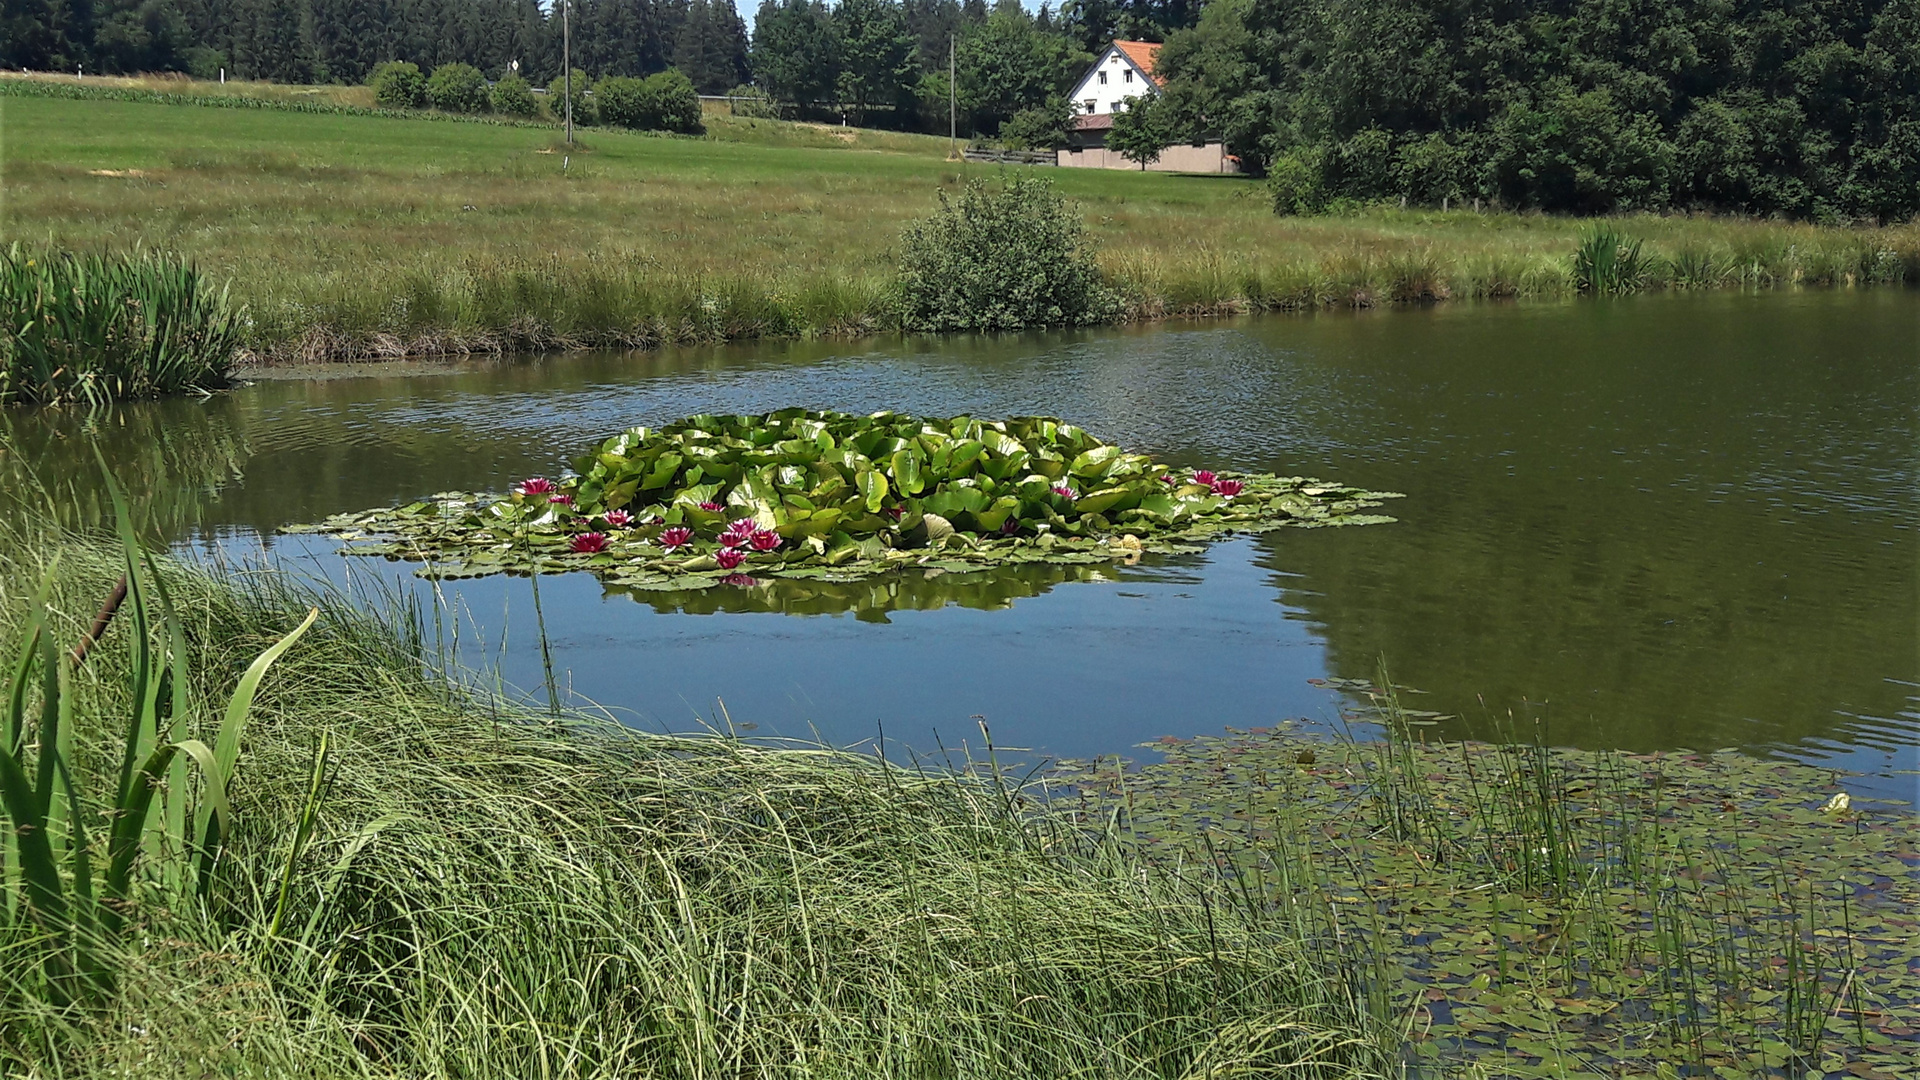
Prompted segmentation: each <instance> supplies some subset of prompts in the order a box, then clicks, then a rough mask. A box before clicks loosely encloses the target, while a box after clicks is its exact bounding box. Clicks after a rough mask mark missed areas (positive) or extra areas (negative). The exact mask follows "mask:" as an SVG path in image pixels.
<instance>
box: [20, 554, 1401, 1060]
mask: <svg viewBox="0 0 1920 1080" xmlns="http://www.w3.org/2000/svg"><path fill="white" fill-rule="evenodd" d="M56 549H58V553H59V555H60V559H59V564H58V567H57V569H56V570H54V572H53V573H51V575H48V574H46V573H45V571H46V570H47V568H48V567H49V566H50V565H51V563H52V561H53V556H54V554H55V552H56ZM0 552H4V556H3V558H0V562H3V563H4V565H0V571H3V572H0V600H3V601H4V605H3V606H4V612H5V614H4V620H3V622H4V626H5V628H6V631H7V632H9V633H13V634H17V633H18V632H19V631H20V630H21V628H22V627H23V626H24V625H25V622H24V620H26V619H28V618H30V617H31V615H30V612H31V611H34V610H45V611H47V612H48V614H47V615H45V616H44V617H43V619H44V626H45V628H46V633H48V634H50V635H52V636H53V638H54V639H57V640H68V639H71V638H75V637H77V635H78V633H79V632H80V629H81V628H80V626H79V623H78V621H77V617H76V616H73V615H71V614H67V613H73V612H82V611H90V610H92V608H93V607H94V606H96V605H97V604H98V602H99V597H100V596H102V595H105V594H106V593H107V592H108V591H109V590H110V589H111V588H112V585H113V582H114V580H115V576H116V574H117V573H118V572H119V568H118V564H117V560H116V559H115V558H114V556H113V555H112V554H111V553H110V552H108V551H103V550H100V549H99V548H97V547H94V546H91V545H87V544H78V545H76V544H75V543H73V542H71V541H65V540H61V539H59V538H57V537H53V536H49V535H39V536H28V537H24V538H22V537H18V536H16V537H13V538H11V540H10V542H9V543H6V544H0ZM156 563H157V567H156V569H157V572H158V573H159V574H160V575H161V576H162V577H163V578H164V580H165V583H166V588H167V591H168V593H169V595H170V596H171V598H172V601H173V605H174V608H175V610H177V612H178V613H179V624H178V625H179V626H180V628H181V637H182V644H181V652H180V655H181V656H183V657H184V659H185V663H184V664H183V670H184V672H185V677H186V678H187V679H189V680H191V682H192V684H193V687H194V690H195V692H196V693H204V694H208V695H212V696H214V697H218V696H220V695H222V694H224V693H225V692H226V688H227V687H228V686H230V685H231V684H232V682H233V680H234V679H235V678H236V677H237V676H238V675H239V673H240V671H241V669H242V668H244V667H245V666H246V663H247V661H248V660H249V659H250V658H251V657H253V656H255V655H256V654H258V653H259V652H260V651H261V649H263V648H264V647H266V646H267V645H268V644H271V643H272V642H274V641H275V640H278V639H279V638H281V637H282V636H283V635H284V634H285V633H286V632H287V630H289V629H290V628H291V627H292V626H293V625H294V624H295V623H296V622H298V620H299V614H298V613H299V612H300V611H302V610H304V609H305V608H306V607H308V606H317V607H319V608H320V609H321V615H320V617H319V619H318V621H317V622H316V624H315V625H314V626H313V628H312V630H311V631H310V632H309V633H308V634H307V636H306V637H305V638H303V639H301V640H300V642H299V643H298V644H297V645H296V646H295V647H293V648H292V649H291V650H290V651H288V652H287V653H286V655H285V656H284V657H282V658H281V660H280V661H279V666H278V667H276V669H275V673H274V676H273V678H272V679H270V680H269V681H268V682H267V683H265V684H264V685H262V686H261V687H260V691H259V693H258V695H257V697H255V699H254V701H253V706H252V719H251V720H250V722H249V724H248V728H247V730H248V736H247V738H246V739H245V740H244V745H243V746H242V753H241V756H240V759H239V760H240V761H241V767H240V769H239V770H238V772H237V775H236V776H235V777H234V779H233V782H232V784H231V786H230V787H229V788H228V789H227V792H226V794H227V795H228V797H229V799H230V801H231V805H232V810H233V821H234V823H235V824H234V828H233V830H232V832H231V834H230V835H228V836H227V838H226V852H225V855H224V856H223V858H222V860H221V861H220V864H219V865H218V867H217V870H216V875H215V880H214V884H213V888H212V889H211V890H210V891H209V893H208V895H207V896H206V898H205V900H204V901H201V902H199V903H177V902H170V901H167V900H166V898H165V897H164V895H163V894H159V893H156V892H151V891H149V892H146V893H143V894H141V895H140V896H139V897H138V898H137V899H136V901H135V902H134V903H133V905H132V906H131V907H130V908H129V910H128V916H129V919H130V921H132V922H133V923H136V924H137V925H139V926H140V928H141V933H139V934H137V935H132V936H129V937H127V938H125V939H123V940H122V941H120V942H119V943H118V944H116V945H115V946H114V948H113V951H112V952H111V959H112V962H113V964H114V965H115V967H114V970H115V971H116V972H117V974H118V979H117V981H116V984H115V988H114V990H113V992H112V994H111V995H110V996H108V997H107V998H106V999H105V1000H104V1002H103V1003H102V1004H100V1005H99V1006H97V1007H95V1008H92V1009H76V1008H72V1007H62V1006H61V1005H60V1004H59V1003H58V1002H57V1001H54V1000H52V999H50V998H49V997H47V996H46V995H44V994H39V993H36V992H35V991H34V989H33V987H34V985H35V983H34V980H33V979H32V978H30V977H29V971H28V967H27V965H28V963H29V958H30V956H31V949H30V947H29V946H30V938H31V937H32V933H31V931H30V929H28V928H25V927H24V925H23V924H19V923H12V924H8V929H7V930H6V931H5V932H4V933H3V934H0V1032H3V1033H4V1035H5V1037H3V1038H0V1060H4V1061H5V1062H6V1068H8V1069H9V1070H13V1071H23V1072H26V1073H29V1074H47V1075H51V1074H52V1073H53V1072H54V1071H57V1072H58V1073H59V1075H62V1076H71V1077H89V1076H109V1075H112V1076H125V1075H141V1076H202V1075H207V1074H209V1073H213V1074H218V1075H256V1074H260V1075H264V1074H267V1073H272V1074H273V1075H278V1076H409V1077H415V1076H459V1077H515V1078H519V1077H527V1076H606V1077H616V1076H617V1077H628V1076H655V1077H714V1076H761V1077H772V1076H781V1077H816V1076H818V1077H840V1076H849V1077H851V1076H862V1077H865V1076H902V1077H936V1076H939V1077H982V1078H985V1077H1005V1076H1049V1077H1053V1076H1061V1077H1064V1076H1102V1077H1107V1076H1112V1077H1121V1076H1125V1077H1136V1076H1137V1077H1166V1078H1169V1080H1172V1078H1177V1077H1186V1076H1193V1077H1199V1076H1226V1075H1249V1074H1258V1075H1266V1074H1277V1073H1278V1072H1281V1071H1286V1072H1288V1074H1289V1075H1303V1076H1370V1075H1381V1074H1383V1073H1385V1072H1387V1071H1389V1070H1390V1066H1391V1060H1390V1058H1391V1052H1390V1050H1389V1049H1387V1048H1386V1047H1385V1046H1383V1041H1382V1039H1381V1037H1380V1032H1379V1030H1378V1028H1377V1026H1375V1025H1374V1023H1373V1021H1371V1020H1370V1019H1369V1018H1368V1015H1367V1013H1366V1011H1365V1009H1364V1003H1362V1002H1358V1001H1356V1000H1354V999H1353V997H1352V996H1351V993H1350V989H1349V986H1350V982H1349V980H1347V979H1345V978H1344V977H1343V975H1342V973H1340V972H1339V971H1337V970H1332V969H1330V968H1329V967H1328V966H1326V965H1324V964H1322V963H1320V962H1319V961H1318V960H1317V959H1316V958H1315V957H1314V956H1313V955H1311V954H1310V953H1308V952H1307V951H1306V949H1305V948H1304V947H1303V944H1302V941H1301V938H1300V935H1299V934H1298V932H1297V926H1296V925H1295V924H1294V923H1293V922H1292V921H1291V920H1289V919H1287V918H1284V917H1280V916H1277V915H1275V914H1274V913H1272V912H1270V911H1268V910H1267V909H1265V908H1264V907H1263V906H1261V905H1248V904H1245V903H1241V902H1237V901H1236V900H1235V897H1234V895H1233V893H1232V892H1231V891H1230V890H1229V889H1228V888H1227V885H1226V884H1225V883H1224V882H1223V880H1222V879H1220V878H1219V877H1217V876H1215V875H1211V874H1202V873H1198V872H1192V868H1189V870H1188V871H1179V870H1170V869H1156V868H1152V867H1149V866H1148V865H1147V864H1145V863H1143V862H1141V861H1138V860H1135V859H1132V858H1130V857H1127V856H1125V855H1123V854H1121V853H1120V852H1119V850H1118V849H1117V848H1116V847H1115V846H1114V845H1112V844H1109V843H1103V842H1100V841H1099V840H1098V839H1097V838H1095V839H1086V838H1083V837H1081V836H1079V835H1077V834H1072V833H1066V832H1056V831H1052V830H1049V829H1047V828H1043V827H1041V826H1040V825H1039V824H1038V823H1036V821H1035V820H1034V819H1033V818H1031V817H1028V816H1025V815H1024V814H1023V813H1022V811H1021V810H1020V809H1019V806H1018V802H1019V800H1020V799H1021V798H1022V796H1021V794H1020V792H1019V791H1018V790H1017V787H1010V786H1008V785H1007V784H1005V783H1002V782H1000V781H999V780H998V779H997V778H995V777H987V778H981V777H976V776H972V775H969V774H966V773H964V772H963V773H960V774H952V773H936V772H927V771H922V770H919V769H916V768H911V767H902V766H899V765H890V764H887V763H885V762H883V761H881V760H879V759H876V758H872V757H866V756H861V755H850V754H841V753H837V752H832V751H826V750H767V749H755V748H751V747H748V746H744V745H741V744H739V743H737V742H734V741H731V740H728V739H722V738H665V737H652V736H644V735H638V734H633V733H630V732H626V731H623V730H620V729H617V728H610V727H606V726H602V725H599V724H596V723H593V722H590V721H586V720H583V719H580V718H561V719H554V718H552V717H549V716H545V715H544V714H543V715H541V716H526V715H522V714H520V713H518V712H515V711H513V710H511V709H509V708H506V707H501V706H497V705H495V704H492V703H491V701H490V699H486V698H483V697H478V696H476V695H475V694H473V693H471V692H468V691H463V690H459V689H457V688H454V687H451V686H449V685H448V684H446V683H444V682H441V681H438V680H437V679H435V678H434V677H433V676H432V675H430V674H429V673H428V669H429V668H430V667H431V666H432V665H431V663H430V661H432V660H433V658H432V657H429V656H428V655H426V653H425V651H424V646H423V644H422V640H423V639H422V636H421V634H420V630H419V628H420V623H419V622H418V621H417V620H403V621H402V622H401V623H399V624H398V626H399V627H400V632H398V633H396V631H395V629H393V628H392V627H393V626H394V625H395V624H391V623H383V622H380V621H378V620H376V619H375V618H373V617H371V616H370V615H368V614H367V613H366V612H365V611H364V610H362V609H358V608H355V607H354V606H352V605H351V604H349V603H347V602H346V601H345V600H343V599H342V598H341V597H339V596H338V595H323V596H313V595H309V594H307V593H304V592H302V591H301V590H300V589H299V588H297V587H296V586H294V585H292V584H290V583H289V582H287V581H286V580H284V579H282V578H279V577H276V576H273V575H253V576H248V577H246V578H244V579H241V580H238V581H234V580H227V579H216V578H213V577H209V576H207V575H205V574H202V573H200V572H197V571H192V570H189V569H186V568H182V567H178V566H174V565H171V564H169V563H167V562H165V561H164V560H156ZM42 579H45V580H47V581H49V583H50V584H49V588H48V592H47V595H46V603H45V606H44V608H41V607H38V606H37V605H36V604H35V602H34V600H33V599H32V598H31V597H27V596H22V595H21V594H20V593H19V591H18V588H19V587H18V585H17V584H16V583H19V582H24V581H38V580H42ZM134 629H135V628H134V627H133V626H132V625H131V624H130V623H128V622H126V621H121V622H118V623H116V624H115V627H114V629H113V630H111V631H110V632H109V633H108V634H107V635H106V636H105V637H104V638H103V639H102V640H101V641H100V643H99V644H98V645H97V646H95V648H94V652H93V655H92V657H91V658H90V659H89V661H88V662H87V664H86V665H85V666H84V667H83V668H80V669H78V670H77V671H76V672H75V674H74V677H73V678H72V682H71V690H70V696H69V697H68V698H66V699H64V700H67V701H68V702H69V703H70V708H71V711H72V716H73V724H74V726H73V731H74V744H75V747H74V752H73V755H72V759H73V760H74V761H75V762H76V763H77V766H78V767H77V768H76V773H77V774H78V775H80V776H81V777H82V778H83V779H82V780H81V781H80V782H81V783H83V784H90V783H91V782H92V778H93V777H95V776H97V775H100V770H102V769H110V768H111V767H112V763H113V762H115V761H117V760H118V757H117V755H119V754H120V753H121V748H120V746H119V737H118V735H117V734H116V733H115V732H114V731H113V730H112V729H111V728H110V727H109V725H107V724H106V722H105V720H106V718H108V717H112V716H122V715H126V714H127V710H128V708H129V707H130V704H131V702H132V701H133V700H136V699H138V698H139V697H140V695H141V694H142V693H143V692H144V691H142V690H140V689H139V687H138V686H137V685H136V684H135V683H134V682H133V681H132V680H131V679H130V676H131V675H132V674H133V673H135V672H136V671H137V670H138V665H137V653H138V651H139V650H140V649H142V648H144V647H146V645H145V644H144V643H142V642H141V641H139V640H138V638H139V636H140V635H138V634H137V633H133V632H131V631H132V630H134ZM283 883H286V884H283Z"/></svg>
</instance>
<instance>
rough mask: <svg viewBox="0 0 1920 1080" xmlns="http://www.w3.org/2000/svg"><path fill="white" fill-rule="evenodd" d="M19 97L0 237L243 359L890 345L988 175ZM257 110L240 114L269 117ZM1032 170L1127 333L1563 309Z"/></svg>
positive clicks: (1411, 233) (1678, 262)
mask: <svg viewBox="0 0 1920 1080" xmlns="http://www.w3.org/2000/svg"><path fill="white" fill-rule="evenodd" d="M34 85H35V83H33V82H29V81H28V80H18V79H7V80H5V81H0V117H3V118H4V120H3V124H4V132H3V137H4V148H3V150H0V153H3V155H4V165H3V171H0V178H3V180H4V192H5V204H4V223H5V224H4V228H5V238H6V239H7V240H9V241H14V242H19V243H21V244H22V245H25V246H28V247H33V248H65V249H72V250H80V251H102V250H125V249H130V248H134V247H146V248H149V249H160V250H166V251H171V252H178V253H181V254H184V255H186V256H188V257H189V258H191V259H192V260H194V261H195V262H196V263H197V264H198V266H199V267H200V268H201V269H202V270H203V271H205V272H206V273H207V275H208V276H209V277H210V278H211V279H212V280H215V281H227V282H230V283H231V288H232V292H233V296H234V298H235V299H236V300H238V301H240V302H242V303H244V304H245V305H246V306H247V309H248V312H249V322H248V326H247V328H246V333H247V339H248V343H249V347H250V349H251V350H252V351H253V353H254V355H255V356H256V358H259V359H330V358H340V357H348V356H366V355H406V354H419V353H434V352H460V351H470V350H497V349H510V348H547V347H568V346H589V345H623V346H649V345H655V344H661V343H668V342H694V341H714V340H727V339H735V338H749V337H756V336H767V335H773V336H800V335H815V334H854V333H866V332H874V331H882V330H888V329H892V328H894V327H895V326H897V315H896V305H895V304H894V303H893V296H892V292H891V290H892V288H893V283H894V280H895V273H896V266H897V256H898V250H897V249H898V244H899V238H900V235H901V231H902V229H903V228H904V227H905V226H906V225H907V224H909V223H910V222H913V221H915V220H918V219H921V218H924V217H925V216H926V215H928V214H929V213H931V212H932V211H933V210H934V209H935V208H936V207H937V205H938V200H939V197H940V195H941V193H942V192H952V191H954V190H957V188H958V187H959V186H960V185H962V184H963V183H964V182H965V181H966V180H968V179H969V178H970V177H977V176H985V177H992V176H995V175H998V174H1000V173H1001V172H1002V171H1003V168H1004V167H1001V166H987V165H973V164H966V163H960V162H951V161H949V160H947V153H948V144H947V141H946V140H944V139H940V138H935V137H930V136H921V135H904V134H898V133H887V132H873V131H864V130H858V129H845V128H835V127H831V126H827V125H810V124H797V123H788V122H783V121H770V120H748V119H743V118H737V117H733V116H729V115H725V114H723V113H713V114H710V115H709V117H708V133H707V134H706V135H705V136H703V137H663V136H652V135H645V134H637V133H631V132H625V131H614V130H608V129H583V130H581V131H580V133H579V142H578V145H577V146H575V147H573V148H571V149H569V148H568V147H567V146H566V145H565V144H564V142H563V141H562V140H561V138H560V137H559V133H558V131H557V130H555V129H553V128H550V127H545V126H540V125H521V124H515V125H507V124H499V123H485V122H479V123H476V122H468V121H461V120H454V119H450V118H436V117H430V116H425V115H423V116H421V117H418V118H416V117H401V116H391V115H374V114H370V113H364V112H343V113H326V112H317V111H313V112H298V111H289V110H288V109H285V108H213V107H204V106H196V105H193V104H190V103H189V102H192V101H195V100H200V99H202V98H205V97H207V96H209V95H208V94H207V91H206V88H205V87H204V86H201V87H199V88H198V89H194V88H193V87H194V84H184V83H182V82H181V81H180V80H160V81H157V82H155V83H154V85H153V86H145V85H143V84H141V83H139V82H138V81H129V82H128V85H127V86H125V87H111V86H109V87H104V88H101V89H100V90H99V91H98V95H97V96H95V97H91V98H58V97H49V96H41V95H40V93H39V92H38V91H36V90H35V89H32V88H33V87H34ZM156 89H157V90H159V91H162V92H163V95H162V96H159V97H156V96H155V95H154V91H155V90H156ZM269 90H271V88H268V89H267V90H261V89H259V88H255V89H253V90H247V89H245V88H236V90H235V91H233V94H235V95H238V94H243V93H254V94H255V95H256V96H260V97H265V98H272V99H274V100H283V101H284V100H290V98H289V97H288V93H291V92H288V93H281V92H280V91H272V92H271V93H270V92H269ZM62 92H68V93H70V92H72V91H66V90H63V91H62ZM89 93H92V91H89ZM115 94H121V95H122V96H128V95H131V96H141V95H142V94H144V96H145V97H146V98H147V100H140V101H116V100H111V98H112V97H113V96H114V95H115ZM196 95H198V96H197V97H196ZM275 95H278V96H277V97H275ZM322 96H324V97H325V101H324V102H323V104H326V105H335V106H345V107H347V108H349V109H354V108H359V107H360V103H359V102H358V101H357V99H352V95H351V93H350V92H349V89H348V88H342V89H340V90H338V91H334V92H330V93H329V94H327V95H322ZM310 97H312V100H315V101H316V102H317V101H319V100H320V97H321V96H310ZM336 99H337V100H336ZM162 102H171V103H162ZM1036 171H1039V172H1043V173H1044V175H1046V176H1047V177H1049V178H1050V179H1052V180H1053V181H1054V182H1055V183H1056V185H1057V186H1058V188H1059V190H1060V191H1061V192H1062V193H1064V194H1065V195H1066V196H1068V197H1069V198H1070V199H1072V200H1073V201H1074V202H1075V203H1076V204H1077V205H1078V206H1079V207H1080V209H1081V210H1082V211H1083V213H1084V215H1085V219H1086V223H1087V226H1088V230H1089V234H1090V236H1091V238H1092V239H1093V241H1094V242H1095V243H1096V244H1097V247H1098V259H1099V263H1100V266H1101V268H1102V271H1103V272H1104V274H1105V275H1106V276H1107V278H1108V279H1109V281H1110V282H1111V283H1112V284H1113V285H1114V286H1115V287H1116V288H1117V289H1118V290H1119V291H1120V293H1121V295H1122V296H1123V297H1124V299H1125V301H1126V305H1125V311H1126V317H1127V318H1129V319H1134V320H1143V319H1156V318H1163V317H1170V316H1190V315H1206V314H1224V313H1241V312H1247V311H1259V310H1269V309H1283V308H1301V307H1315V306H1367V305H1375V304H1384V303H1395V302H1426V301H1433V300H1440V299H1448V298H1451V299H1467V298H1500V297H1524V296H1557V295H1565V294H1571V293H1574V292H1577V291H1579V290H1580V289H1581V287H1582V282H1581V278H1580V276H1579V275H1578V274H1577V273H1576V262H1575V258H1574V254H1575V251H1576V249H1577V248H1579V246H1580V244H1581V243H1582V240H1583V239H1585V238H1587V237H1589V236H1590V234H1591V233H1592V231H1593V229H1594V224H1593V223H1592V222H1590V221H1583V220H1578V219H1567V218H1554V217H1547V216H1541V215H1532V214H1528V215H1521V214H1509V213H1493V212H1476V211H1475V210H1474V209H1473V208H1472V207H1453V208H1450V209H1448V210H1446V211H1440V210H1433V209H1421V208H1409V209H1401V208H1398V207H1395V206H1372V207H1362V206H1355V207H1350V208H1348V209H1346V210H1345V211H1343V212H1339V213H1335V214H1331V215H1326V216H1316V217H1306V218H1302V217H1281V216H1276V215H1275V214H1274V213H1273V212H1272V210H1271V205H1270V200H1269V197H1268V193H1267V190H1266V188H1265V186H1264V185H1263V184H1262V183H1260V182H1258V181H1255V180H1250V179H1246V178H1238V177H1201V176H1183V175H1170V174H1160V173H1144V172H1129V171H1096V170H1079V169H1044V170H1036ZM1607 224H1608V225H1609V226H1610V227H1611V228H1613V229H1615V230H1616V231H1618V232H1619V233H1620V234H1621V236H1622V237H1623V239H1624V240H1626V241H1627V242H1629V243H1630V242H1632V241H1639V242H1640V243H1641V245H1642V250H1641V259H1640V262H1639V263H1638V265H1637V266H1636V267H1634V268H1633V269H1634V270H1635V275H1634V277H1633V280H1631V281H1630V282H1628V285H1629V286H1630V287H1634V288H1651V289H1659V288H1724V287H1740V288H1773V287H1787V286H1860V285H1867V284H1878V283H1893V282H1899V281H1903V280H1910V279H1912V278H1913V277H1914V276H1916V274H1920V229H1916V227H1915V226H1913V225H1904V226H1897V227H1892V228H1885V229H1863V228H1845V227H1823V226H1816V225H1811V224H1804V223H1790V222H1776V221H1754V220H1743V219H1728V218H1713V217H1687V216H1650V215H1649V216H1628V217H1620V218H1615V219H1612V220H1611V221H1610V222H1608V223H1607Z"/></svg>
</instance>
